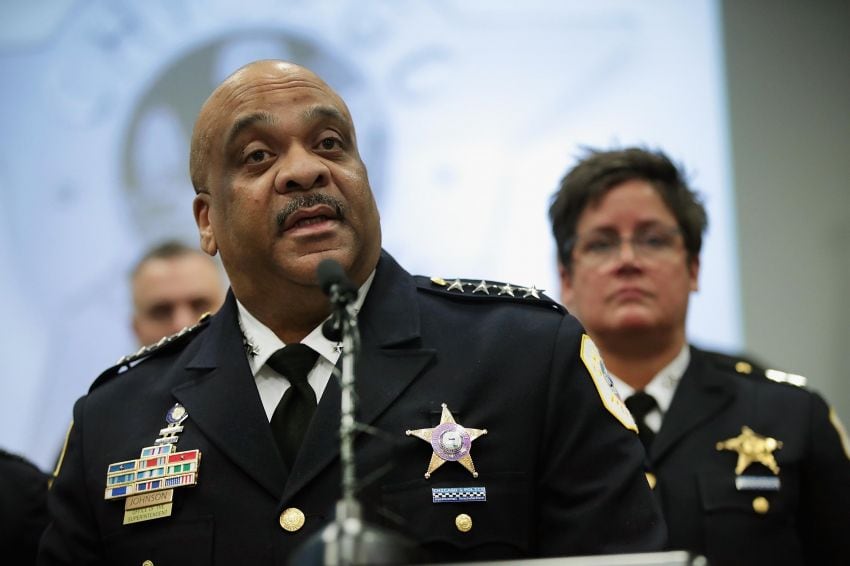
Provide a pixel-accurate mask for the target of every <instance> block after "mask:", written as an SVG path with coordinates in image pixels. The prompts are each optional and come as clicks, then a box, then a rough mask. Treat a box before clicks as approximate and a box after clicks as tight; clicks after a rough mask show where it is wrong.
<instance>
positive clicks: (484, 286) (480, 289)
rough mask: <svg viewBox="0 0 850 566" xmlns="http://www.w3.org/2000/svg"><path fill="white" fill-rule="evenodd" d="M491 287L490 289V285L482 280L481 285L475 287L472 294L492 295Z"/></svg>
mask: <svg viewBox="0 0 850 566" xmlns="http://www.w3.org/2000/svg"><path fill="white" fill-rule="evenodd" d="M489 287H490V285H489V284H488V283H487V282H486V281H484V280H483V279H482V280H481V283H479V284H478V286H477V287H475V289H473V290H472V292H473V293H484V294H486V295H489V294H490V289H489Z"/></svg>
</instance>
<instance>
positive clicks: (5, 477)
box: [0, 449, 48, 566]
mask: <svg viewBox="0 0 850 566" xmlns="http://www.w3.org/2000/svg"><path fill="white" fill-rule="evenodd" d="M47 479H48V476H47V474H45V473H44V472H42V471H41V470H39V469H38V468H37V467H35V466H34V465H33V464H32V463H30V462H28V461H27V460H25V459H23V458H21V457H20V456H18V455H16V454H10V453H9V452H6V451H5V450H3V449H0V557H2V559H3V563H4V564H16V565H21V566H25V565H27V564H35V555H36V551H37V550H38V541H39V539H40V538H41V533H42V532H43V531H44V527H45V526H46V525H47Z"/></svg>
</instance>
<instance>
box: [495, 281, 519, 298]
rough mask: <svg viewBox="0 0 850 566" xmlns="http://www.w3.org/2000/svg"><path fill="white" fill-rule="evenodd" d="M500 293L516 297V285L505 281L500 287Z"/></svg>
mask: <svg viewBox="0 0 850 566" xmlns="http://www.w3.org/2000/svg"><path fill="white" fill-rule="evenodd" d="M499 294H500V295H510V296H511V297H515V296H516V295H514V287H511V284H510V283H505V284H504V285H502V286H501V287H499Z"/></svg>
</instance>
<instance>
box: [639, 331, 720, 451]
mask: <svg viewBox="0 0 850 566" xmlns="http://www.w3.org/2000/svg"><path fill="white" fill-rule="evenodd" d="M734 396H735V392H734V390H733V389H732V388H730V387H729V384H728V382H727V381H726V380H725V379H722V378H721V377H720V376H718V375H717V374H716V371H715V370H714V368H712V367H711V365H710V364H709V363H708V362H707V361H706V359H705V357H704V356H703V355H702V353H701V352H700V351H699V350H698V349H696V348H693V347H692V348H691V361H690V363H689V364H688V368H687V370H685V374H684V375H683V376H682V379H681V381H680V382H679V386H678V387H677V388H676V393H675V395H674V396H673V401H672V403H671V404H670V408H669V409H668V411H667V414H666V415H664V420H663V422H662V424H661V430H659V431H658V435H657V436H656V437H655V440H654V441H653V443H652V447H651V449H650V452H649V456H650V460H651V462H652V464H653V465H655V464H657V463H658V462H659V461H660V460H661V459H663V458H664V455H665V454H667V453H668V452H669V451H670V450H671V449H672V448H673V447H674V446H675V445H676V444H677V443H678V442H679V441H680V440H681V439H682V438H684V437H685V436H686V435H687V434H688V433H689V432H690V431H692V430H693V429H694V428H696V427H698V426H700V425H701V424H702V423H704V422H706V421H707V420H708V419H710V418H711V417H712V416H714V415H716V414H717V413H719V412H720V411H722V410H723V409H724V408H725V407H726V406H727V405H728V404H729V403H731V402H732V400H733V399H734Z"/></svg>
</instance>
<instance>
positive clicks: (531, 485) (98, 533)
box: [40, 61, 664, 566]
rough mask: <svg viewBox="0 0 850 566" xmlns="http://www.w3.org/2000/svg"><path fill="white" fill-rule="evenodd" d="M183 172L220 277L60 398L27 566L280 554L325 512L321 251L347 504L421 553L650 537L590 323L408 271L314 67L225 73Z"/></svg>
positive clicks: (624, 545)
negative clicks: (336, 329)
mask: <svg viewBox="0 0 850 566" xmlns="http://www.w3.org/2000/svg"><path fill="white" fill-rule="evenodd" d="M190 167H191V175H192V181H193V184H194V186H195V190H196V192H197V196H196V198H195V201H194V214H195V219H196V222H197V225H198V229H199V232H200V239H201V247H202V249H203V250H204V251H206V252H207V253H209V254H210V255H214V254H216V253H220V254H221V259H222V262H223V264H224V267H225V270H226V271H227V274H228V276H229V279H230V282H231V290H230V292H229V293H228V296H227V299H226V300H225V303H224V306H223V307H222V309H221V310H220V311H219V312H218V313H217V314H216V315H214V316H212V317H211V318H208V319H205V320H204V321H203V322H201V323H200V324H198V325H197V326H195V327H194V328H191V329H187V330H185V331H181V332H180V333H178V335H177V336H174V337H172V338H171V339H169V340H166V341H165V343H164V344H161V345H159V346H157V347H154V348H149V349H145V350H143V351H142V352H140V353H139V354H138V355H136V356H133V357H130V358H128V359H127V360H125V363H123V364H121V365H119V366H118V367H116V368H113V369H112V370H108V371H107V372H106V373H104V374H103V375H102V376H101V377H100V378H99V379H98V380H97V381H96V382H95V383H94V385H93V386H92V388H91V389H90V391H89V394H88V395H87V396H85V397H83V398H82V399H80V400H79V401H78V402H77V404H76V405H75V407H74V425H73V429H72V432H71V434H70V439H69V442H68V445H67V451H66V454H65V458H64V464H63V466H62V468H61V470H60V471H59V474H58V477H57V479H56V481H55V482H54V486H53V489H52V490H51V493H50V508H51V515H52V523H51V525H50V526H49V527H48V530H47V532H46V534H45V536H44V538H43V539H42V547H41V554H40V563H41V564H44V565H48V564H51V565H52V564H75V565H78V566H80V565H87V564H119V563H120V564H143V563H145V564H148V563H152V564H160V563H162V564H182V565H190V564H204V565H209V564H239V563H243V564H256V565H260V564H284V563H286V562H287V560H288V558H289V557H290V556H291V555H292V554H293V552H294V551H295V550H296V549H298V548H299V547H300V546H301V545H303V544H304V543H305V541H307V540H308V539H309V538H310V536H311V535H312V534H314V533H316V532H317V531H318V530H320V529H321V528H323V527H324V526H325V525H326V524H327V523H328V522H329V521H331V520H332V519H333V516H334V505H335V502H336V501H337V500H338V499H339V497H340V487H339V484H340V463H339V457H338V451H339V440H338V434H337V431H338V429H339V422H340V421H339V419H340V388H339V384H338V383H337V381H336V379H335V378H334V377H333V376H332V370H333V368H334V366H335V364H336V363H337V361H338V359H339V357H340V345H339V344H337V343H334V342H331V341H330V340H329V339H328V338H326V337H325V336H324V335H323V334H322V332H321V325H322V323H323V321H325V320H326V319H327V318H328V316H329V314H330V305H329V303H328V299H327V297H326V296H325V295H324V293H323V291H322V289H321V288H320V287H319V285H318V282H317V276H316V270H317V266H318V265H319V263H320V262H321V261H322V260H325V259H332V260H335V261H337V262H338V263H339V264H340V265H341V267H342V268H343V269H344V271H345V273H346V274H347V276H348V277H349V278H350V279H351V280H352V282H353V284H354V285H355V286H356V287H357V288H359V294H358V298H357V303H356V304H355V305H353V308H354V309H355V310H357V311H359V316H358V325H359V328H360V338H361V339H360V345H361V347H360V354H359V357H358V365H357V393H358V403H359V405H358V408H359V412H358V419H359V420H360V421H361V422H363V423H365V424H366V425H368V426H369V427H370V428H369V430H371V431H377V433H378V434H377V435H374V434H361V435H359V436H358V438H357V443H356V455H357V464H358V477H360V478H370V477H371V478H373V479H372V480H371V481H370V482H364V483H363V484H362V485H361V486H360V489H359V492H358V495H359V497H360V500H361V502H363V504H364V519H365V520H366V521H368V522H370V523H373V524H377V525H378V526H380V527H383V528H387V529H392V530H396V531H401V532H402V533H403V534H405V535H407V537H409V538H411V539H413V540H414V541H415V542H416V544H417V546H419V547H421V548H423V549H425V550H426V551H427V552H428V554H430V556H429V557H428V558H427V559H429V560H432V561H436V562H457V561H467V560H473V559H496V558H512V557H514V558H517V557H532V556H557V555H570V554H594V553H612V552H635V551H644V550H653V549H657V548H660V546H661V545H663V541H664V527H663V523H662V522H661V520H660V512H659V510H658V508H657V504H656V502H655V500H654V498H653V497H652V493H651V491H650V489H649V486H648V485H647V482H646V478H645V476H644V472H643V450H642V447H641V445H640V442H639V441H638V439H637V435H636V430H637V428H636V427H635V425H634V421H633V420H632V419H631V415H630V414H629V412H628V410H626V409H625V406H624V405H622V401H621V400H620V399H619V398H618V397H616V393H615V392H614V390H613V388H612V386H611V385H610V382H609V381H608V380H607V379H606V376H605V374H604V370H603V368H602V365H601V363H600V361H599V356H598V352H597V351H596V349H595V347H594V346H593V343H592V341H590V340H589V339H588V338H587V337H586V336H583V334H582V329H581V327H580V325H579V324H578V322H577V321H576V320H575V319H574V318H573V317H571V316H569V315H566V314H565V312H564V311H563V309H562V308H560V307H558V305H556V304H555V303H553V302H552V301H550V300H548V299H546V298H545V297H543V296H541V295H540V293H539V291H538V290H537V289H536V288H535V287H534V286H531V287H521V286H514V285H509V284H498V283H494V282H489V281H485V280H476V281H474V282H471V281H469V280H463V279H457V278H451V279H443V278H440V277H434V278H427V277H413V276H411V275H410V274H408V273H407V272H406V271H404V269H402V267H401V266H399V265H398V264H397V263H396V262H395V261H394V260H393V258H392V257H391V256H390V255H389V254H388V253H386V252H385V251H383V250H382V249H381V228H380V221H379V216H378V210H377V206H376V203H375V200H374V197H373V194H372V191H371V189H370V186H369V181H368V178H367V174H366V168H365V166H364V164H363V162H362V161H361V159H360V155H359V153H358V150H357V144H356V137H355V132H354V126H353V123H352V120H351V115H350V113H349V111H348V108H347V107H346V105H345V103H344V102H343V101H342V100H341V99H340V98H339V96H338V95H337V94H336V93H335V92H334V91H333V90H331V89H330V87H328V85H327V84H325V83H324V81H322V80H321V79H320V78H319V77H318V76H316V75H315V74H314V73H312V72H311V71H309V70H307V69H305V68H303V67H299V66H297V65H293V64H289V63H285V62H281V61H259V62H255V63H252V64H249V65H247V66H245V67H243V68H242V69H240V70H238V71H237V72H235V73H234V74H233V75H231V76H230V77H229V78H227V79H226V80H225V81H224V83H223V84H222V85H221V86H219V87H218V88H217V89H216V90H215V91H214V92H213V94H212V95H211V96H210V98H209V99H208V100H207V101H206V103H205V104H204V106H203V107H202V109H201V112H200V115H199V117H198V120H197V122H196V125H195V130H194V134H193V138H192V148H191V159H190ZM201 456H202V457H201ZM166 487H167V488H168V489H163V488H166ZM146 561H149V562H146Z"/></svg>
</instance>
